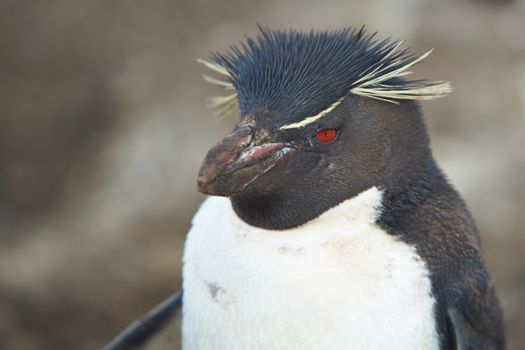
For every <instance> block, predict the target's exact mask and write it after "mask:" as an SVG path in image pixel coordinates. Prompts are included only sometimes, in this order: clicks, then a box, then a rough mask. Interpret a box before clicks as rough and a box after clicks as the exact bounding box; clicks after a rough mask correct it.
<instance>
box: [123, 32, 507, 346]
mask: <svg viewBox="0 0 525 350" xmlns="http://www.w3.org/2000/svg"><path fill="white" fill-rule="evenodd" d="M402 45H403V42H402V41H393V40H391V39H386V40H378V39H376V34H375V33H374V34H369V33H367V31H366V30H365V29H364V28H361V29H351V28H348V29H343V30H337V31H310V32H302V31H296V30H288V31H273V30H270V29H267V28H260V33H259V34H258V35H257V36H256V37H255V38H247V39H246V40H245V42H243V43H242V44H240V45H237V46H232V47H231V48H230V49H229V50H227V51H226V52H225V53H215V54H213V56H212V59H211V60H210V61H201V62H202V63H204V64H205V65H206V66H207V67H208V68H210V69H211V70H212V72H213V74H214V76H205V79H206V81H208V82H210V83H213V84H215V85H219V86H221V87H223V88H225V89H226V90H227V91H230V92H231V94H229V95H228V96H224V97H220V98H216V99H215V100H214V101H213V104H214V106H215V107H217V108H218V111H219V113H228V112H229V111H231V110H232V109H235V108H238V110H239V118H238V120H237V122H236V123H235V126H234V129H233V131H232V132H231V133H230V134H228V135H226V136H225V137H224V139H223V140H222V141H220V142H219V143H217V144H216V145H215V146H214V147H213V148H212V149H211V150H210V151H209V153H208V154H207V155H206V157H205V159H204V162H203V164H202V167H201V169H200V171H199V174H198V189H199V191H200V192H202V193H205V194H207V195H209V197H208V198H207V199H206V200H205V201H204V203H203V204H202V206H201V207H200V209H199V210H198V212H197V213H196V215H195V217H194V219H193V222H192V228H191V229H190V232H189V233H188V236H187V239H186V243H185V248H184V256H183V291H184V296H183V298H182V299H183V300H182V302H181V298H177V299H176V302H173V301H172V302H171V304H170V306H169V307H170V310H171V309H174V308H173V305H175V304H176V305H182V306H181V308H182V329H181V332H182V349H184V350H204V349H217V350H237V349H239V350H241V349H242V350H245V349H290V350H292V349H331V350H332V349H403V350H407V349H462V350H466V349H504V346H505V344H504V334H503V322H502V312H501V308H500V305H499V302H498V299H497V296H496V293H495V290H494V287H493V285H492V282H491V279H490V276H489V273H488V271H487V268H486V266H485V262H484V259H483V255H482V251H481V248H480V239H479V235H478V232H477V229H476V225H475V222H474V220H473V218H472V216H471V214H470V213H469V211H468V209H467V208H466V205H465V203H464V201H463V200H462V198H461V197H460V195H459V194H458V192H457V191H456V190H455V189H454V187H453V186H452V185H451V184H450V183H449V181H448V180H447V179H446V177H445V175H444V174H443V172H442V171H441V170H440V168H439V167H438V165H437V163H436V161H435V160H434V158H433V156H432V151H431V147H430V140H429V136H428V133H427V130H426V126H425V121H424V118H423V113H422V110H421V106H420V101H421V100H429V99H434V98H437V97H442V96H445V95H447V94H448V93H450V92H451V90H452V89H451V86H450V84H449V83H448V82H444V81H426V80H408V79H407V75H408V74H410V69H411V68H413V66H415V65H416V64H418V63H420V62H421V61H423V60H424V59H425V58H426V57H428V55H429V54H430V53H431V51H429V52H427V53H425V54H423V55H421V56H416V55H414V54H413V53H411V51H410V50H408V49H402ZM139 328H140V327H139ZM128 333H129V332H128ZM131 333H133V332H131Z"/></svg>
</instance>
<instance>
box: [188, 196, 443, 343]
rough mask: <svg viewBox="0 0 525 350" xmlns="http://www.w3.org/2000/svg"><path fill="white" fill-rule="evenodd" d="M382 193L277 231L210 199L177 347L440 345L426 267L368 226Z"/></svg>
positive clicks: (193, 245) (192, 256)
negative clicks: (249, 222)
mask: <svg viewBox="0 0 525 350" xmlns="http://www.w3.org/2000/svg"><path fill="white" fill-rule="evenodd" d="M381 197H382V193H381V191H380V190H378V189H377V188H375V187H373V188H370V189H369V190H367V191H365V192H362V193H361V194H359V195H358V196H356V197H354V198H351V199H349V200H346V201H345V202H343V203H341V204H339V205H337V206H336V207H333V208H331V209H330V210H328V211H326V212H325V213H323V214H322V215H321V216H319V217H318V218H316V219H314V220H312V221H310V222H308V223H306V224H304V225H302V226H300V227H297V228H293V229H289V230H284V231H269V230H264V229H260V228H256V227H253V226H249V225H247V224H246V223H244V222H243V221H241V220H240V219H239V218H238V217H237V215H236V214H235V212H234V211H233V210H232V208H231V205H230V202H229V200H228V199H225V198H219V197H210V198H208V199H207V200H206V201H205V202H204V204H203V205H202V206H201V208H200V210H199V212H198V213H197V214H196V216H195V218H194V221H193V226H192V229H191V230H190V233H189V235H188V238H187V241H186V245H185V252H184V267H183V278H184V279H183V289H184V305H183V325H182V333H183V348H184V349H185V350H200V349H229V350H236V349H437V348H438V347H439V339H438V335H437V330H436V322H435V320H434V306H435V300H434V298H433V296H432V293H431V282H430V278H429V272H428V269H427V267H426V265H425V263H424V261H423V260H421V258H420V257H419V256H418V254H417V252H416V249H415V248H414V247H412V246H410V245H408V244H406V243H404V242H402V241H400V240H398V239H396V238H395V237H394V236H392V235H390V234H388V233H387V232H385V231H384V230H383V229H382V228H381V227H379V226H378V225H376V224H375V222H376V219H377V217H378V215H379V213H380V210H381Z"/></svg>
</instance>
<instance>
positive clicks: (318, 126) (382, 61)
mask: <svg viewBox="0 0 525 350" xmlns="http://www.w3.org/2000/svg"><path fill="white" fill-rule="evenodd" d="M374 37H375V34H371V35H369V34H366V33H365V31H364V30H363V29H361V30H350V29H346V30H342V31H336V32H309V33H303V32H296V31H288V32H282V31H270V30H266V29H261V33H260V35H259V36H258V37H257V38H256V39H250V38H248V39H247V41H246V43H243V44H242V46H241V48H238V47H235V46H234V47H232V49H231V50H230V51H229V52H227V53H225V54H215V55H214V57H213V58H214V61H213V62H204V63H205V64H206V65H207V66H208V67H209V68H211V69H213V70H214V71H215V72H217V73H219V74H220V75H222V76H221V78H212V77H205V78H206V79H207V80H208V81H209V82H212V83H215V84H217V85H221V86H223V87H226V88H227V89H229V90H232V91H235V93H234V94H232V95H230V96H227V97H224V98H220V99H218V100H217V105H218V107H222V108H223V109H224V110H229V109H231V108H232V107H233V106H234V105H235V104H238V106H239V111H240V118H239V121H238V122H237V123H236V125H235V127H234V130H233V131H232V132H231V133H230V134H228V135H226V137H224V139H223V140H222V141H220V142H219V143H218V144H217V145H215V146H214V147H213V148H212V149H211V150H210V151H209V152H208V154H207V156H206V158H205V160H204V162H203V164H202V166H201V169H200V171H199V176H198V188H199V191H201V192H202V193H206V194H210V195H218V196H226V197H230V199H231V202H232V206H233V208H234V210H235V212H236V213H237V215H238V216H239V217H240V218H241V219H243V220H244V221H245V222H247V223H249V224H252V225H254V226H258V227H263V228H267V229H287V228H291V227H295V226H299V225H301V224H303V223H305V222H307V221H309V220H311V219H313V218H315V217H317V216H319V215H320V214H321V213H323V212H324V211H326V210H327V209H329V208H331V207H333V206H335V205H337V204H339V203H341V202H342V201H344V200H346V199H348V198H352V197H353V196H355V195H357V194H358V193H360V192H362V191H364V190H366V189H367V188H370V187H372V186H378V187H383V188H387V187H395V186H396V185H397V186H398V185H399V184H400V183H403V182H408V181H410V178H412V177H414V176H417V174H419V173H421V172H422V171H424V168H425V164H426V162H427V161H428V159H429V157H431V156H430V151H429V147H428V138H427V135H426V132H425V127H424V123H423V120H422V118H421V115H420V111H419V106H418V103H417V102H416V101H414V100H418V99H430V98H435V97H439V96H442V95H444V94H446V93H447V92H448V91H449V90H450V86H449V85H448V83H446V82H426V81H404V80H402V79H401V78H400V77H401V76H404V75H406V74H407V69H409V68H410V67H411V66H413V65H414V64H416V63H417V62H419V61H420V60H422V59H423V58H425V57H426V55H428V53H427V54H425V55H423V56H421V57H414V56H413V55H411V54H410V53H409V52H408V51H407V50H402V51H398V49H399V47H400V45H401V42H391V41H389V40H384V41H376V40H375V39H374Z"/></svg>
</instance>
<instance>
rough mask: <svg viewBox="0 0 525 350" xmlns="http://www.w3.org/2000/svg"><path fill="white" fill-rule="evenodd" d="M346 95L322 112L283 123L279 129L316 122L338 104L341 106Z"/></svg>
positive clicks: (301, 126) (295, 127)
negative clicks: (290, 122)
mask: <svg viewBox="0 0 525 350" xmlns="http://www.w3.org/2000/svg"><path fill="white" fill-rule="evenodd" d="M345 97H346V96H343V97H341V98H339V99H338V100H337V101H335V102H334V103H332V104H331V105H330V106H329V107H328V108H327V109H325V110H322V111H321V112H319V113H317V114H316V115H314V116H311V117H308V118H305V119H303V120H301V121H299V122H296V123H292V124H288V125H283V126H281V127H280V128H279V130H284V129H297V128H303V127H305V126H306V125H309V124H312V123H314V122H316V121H317V120H319V119H321V118H322V117H324V116H325V115H327V114H328V113H330V112H331V111H333V110H334V109H335V108H336V107H337V106H339V105H340V104H341V102H343V100H344V98H345Z"/></svg>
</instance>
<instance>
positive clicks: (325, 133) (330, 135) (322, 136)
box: [315, 129, 337, 143]
mask: <svg viewBox="0 0 525 350" xmlns="http://www.w3.org/2000/svg"><path fill="white" fill-rule="evenodd" d="M336 135H337V130H335V129H324V130H321V131H318V132H317V134H315V139H316V140H317V141H319V142H322V143H328V142H332V141H333V140H334V139H335V137H336Z"/></svg>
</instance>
